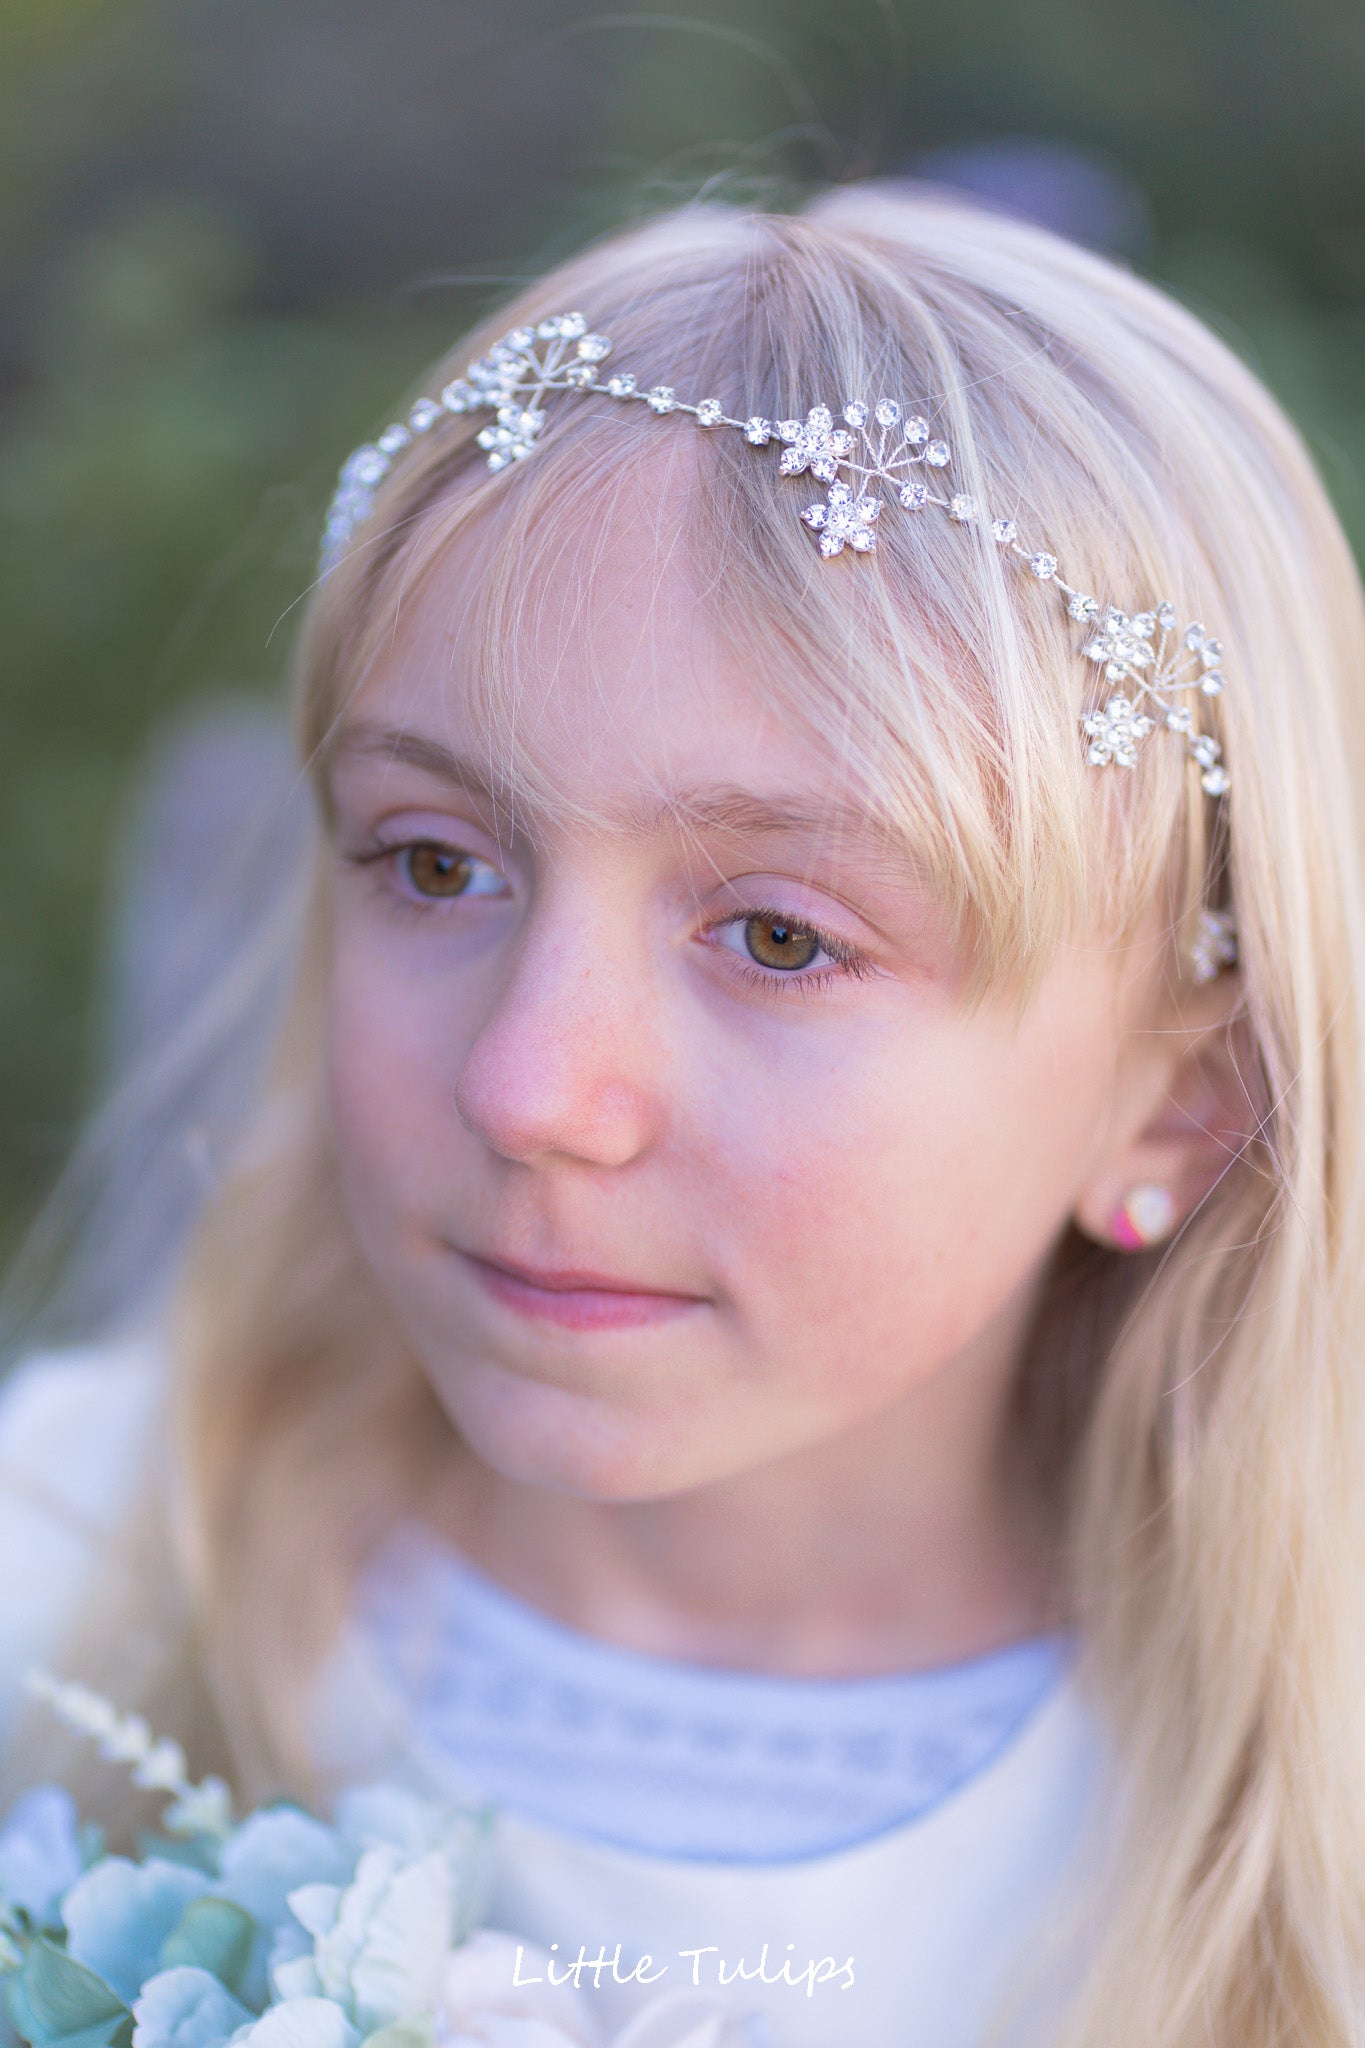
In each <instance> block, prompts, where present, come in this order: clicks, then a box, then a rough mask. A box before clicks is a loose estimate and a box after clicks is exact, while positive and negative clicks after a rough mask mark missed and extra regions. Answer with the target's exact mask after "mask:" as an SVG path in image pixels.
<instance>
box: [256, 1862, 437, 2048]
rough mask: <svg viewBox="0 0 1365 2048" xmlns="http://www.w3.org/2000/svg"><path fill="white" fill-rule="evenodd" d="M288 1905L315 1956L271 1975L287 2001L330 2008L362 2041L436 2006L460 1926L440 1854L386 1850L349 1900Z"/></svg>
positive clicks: (302, 1898) (302, 1896)
mask: <svg viewBox="0 0 1365 2048" xmlns="http://www.w3.org/2000/svg"><path fill="white" fill-rule="evenodd" d="M289 1905H290V1909H291V1910H292V1912H293V1914H294V1916H295V1918H296V1919H297V1920H298V1921H299V1922H300V1923H301V1925H302V1926H303V1928H304V1929H305V1931H306V1932H307V1933H309V1934H311V1935H312V1937H313V1949H312V1954H311V1955H304V1956H302V1957H300V1958H299V1959H298V1960H296V1961H293V1962H290V1961H277V1962H275V1964H274V1965H273V1968H272V1977H273V1981H274V1984H275V1989H276V1991H277V1992H278V1993H279V1994H280V1995H281V1996H282V1997H284V1998H286V1999H291V1998H296V1997H309V1996H321V1997H323V1998H327V1999H331V2000H333V2001H334V2002H335V2004H336V2005H337V2006H338V2007H339V2008H341V2010H342V2011H344V2012H345V2014H346V2016H347V2017H348V2018H349V2019H353V2020H354V2021H355V2023H356V2025H357V2026H358V2027H359V2028H360V2029H361V2031H362V2032H363V2033H366V2034H368V2033H372V2032H373V2031H374V2030H375V2028H377V2027H384V2026H388V2025H389V2024H390V2023H391V2022H392V2021H394V2020H403V2019H412V2018H416V2017H417V2016H418V2015H420V2014H422V2013H424V2012H430V2011H431V2010H432V2008H433V2007H434V2006H435V2004H436V2001H437V1998H438V1996H439V1994H440V1989H441V1982H442V1977H443V1975H444V1971H445V1967H446V1963H447V1960H448V1958H449V1955H450V1952H451V1949H452V1947H453V1946H454V1919H455V1887H454V1883H453V1878H452V1872H451V1868H450V1863H449V1859H448V1858H447V1857H446V1856H445V1855H444V1854H442V1852H441V1851H440V1850H430V1851H429V1852H428V1853H427V1854H426V1855H425V1856H419V1857H417V1858H415V1859H413V1860H410V1861H404V1859H403V1856H402V1852H401V1851H400V1850H398V1849H395V1848H392V1847H391V1846H389V1845H387V1844H382V1845H380V1846H379V1847H377V1848H373V1849H367V1850H366V1851H365V1854H364V1855H363V1856H362V1857H361V1859H360V1862H359V1864H358V1865H357V1866H356V1873H355V1878H354V1880H353V1881H352V1883H351V1884H349V1885H348V1886H347V1887H346V1888H345V1889H344V1890H343V1889H342V1888H341V1887H340V1886H339V1885H333V1884H310V1885H304V1886H302V1888H301V1889H300V1890H298V1891H293V1892H291V1893H290V1894H289ZM257 2048H259V2044H257Z"/></svg>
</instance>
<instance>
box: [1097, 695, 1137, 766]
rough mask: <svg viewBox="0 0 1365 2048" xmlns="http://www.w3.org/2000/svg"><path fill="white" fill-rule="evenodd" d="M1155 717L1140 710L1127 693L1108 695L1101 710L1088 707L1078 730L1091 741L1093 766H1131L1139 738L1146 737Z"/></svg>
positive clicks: (1135, 755)
mask: <svg viewBox="0 0 1365 2048" xmlns="http://www.w3.org/2000/svg"><path fill="white" fill-rule="evenodd" d="M1153 724H1154V720H1152V719H1150V718H1149V717H1148V716H1147V714H1146V712H1145V711H1139V710H1138V708H1137V706H1136V704H1134V703H1133V701H1132V699H1131V698H1129V697H1122V696H1119V697H1111V698H1110V699H1109V702H1108V703H1107V704H1106V705H1105V707H1104V709H1103V711H1089V712H1087V713H1086V715H1085V717H1084V718H1082V720H1081V731H1082V732H1083V733H1085V735H1086V737H1087V738H1088V739H1089V741H1090V752H1089V755H1088V756H1087V758H1088V760H1089V762H1090V765H1091V767H1092V768H1107V767H1109V766H1110V764H1111V763H1112V764H1113V765H1114V766H1116V767H1119V768H1131V767H1133V766H1134V764H1135V762H1136V760H1137V747H1138V742H1139V740H1145V739H1146V737H1147V735H1148V733H1149V732H1150V731H1151V730H1152V726H1153Z"/></svg>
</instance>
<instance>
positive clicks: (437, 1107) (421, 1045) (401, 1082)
mask: <svg viewBox="0 0 1365 2048" xmlns="http://www.w3.org/2000/svg"><path fill="white" fill-rule="evenodd" d="M323 1057H324V1080H325V1086H326V1099H327V1106H328V1117H329V1123H330V1127H331V1131H332V1137H333V1142H334V1145H335V1148H336V1152H337V1155H338V1159H339V1162H340V1165H341V1171H342V1178H343V1182H344V1184H345V1187H346V1190H347V1199H348V1204H349V1205H350V1207H351V1208H352V1211H353V1213H354V1214H356V1216H357V1220H358V1221H359V1220H360V1218H362V1217H364V1218H367V1219H368V1220H369V1225H370V1229H371V1230H372V1229H373V1226H374V1224H375V1222H376V1221H377V1220H378V1219H379V1218H381V1217H383V1216H384V1215H385V1214H386V1213H388V1212H391V1211H393V1210H395V1209H401V1208H402V1207H403V1206H404V1204H405V1202H406V1201H407V1200H410V1199H411V1197H412V1195H413V1193H414V1192H416V1191H418V1190H420V1189H421V1188H422V1187H423V1186H425V1185H426V1184H427V1182H428V1181H429V1180H430V1178H431V1176H432V1175H433V1173H434V1172H435V1171H436V1170H437V1168H438V1166H439V1164H440V1162H441V1161H442V1160H446V1161H448V1158H449V1147H450V1145H451V1143H452V1142H453V1141H454V1140H455V1139H456V1137H457V1135H458V1118H457V1117H456V1115H455V1113H454V1108H453V1100H452V1086H453V1084H452V1082H451V1078H450V1072H449V1067H450V1060H451V1048H450V1043H449V1039H448V1037H443V1035H442V1033H441V1032H440V1030H439V1029H438V1028H437V1026H436V1020H435V1018H434V1016H433V1015H432V1006H431V1005H430V1004H429V1003H425V1002H424V1001H423V999H422V989H421V986H420V983H418V982H416V981H414V980H413V979H412V978H411V977H410V976H409V977H405V976H403V975H402V974H395V973H386V972H384V971H383V970H382V969H381V968H380V967H379V966H378V965H377V964H375V963H373V962H370V961H367V960H363V959H357V958H353V957H350V956H349V955H347V954H345V953H343V954H342V955H341V957H340V958H339V959H338V960H337V962H336V964H335V965H334V968H333V971H332V976H331V980H330V984H329V989H328V999H327V1013H326V1021H325V1033H324V1053H323ZM366 1234H367V1235H368V1234H369V1232H368V1231H367V1233H366Z"/></svg>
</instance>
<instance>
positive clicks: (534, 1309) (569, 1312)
mask: <svg viewBox="0 0 1365 2048" xmlns="http://www.w3.org/2000/svg"><path fill="white" fill-rule="evenodd" d="M460 1257H461V1259H462V1260H463V1262H464V1264H465V1265H466V1266H467V1267H468V1269H469V1271H470V1272H471V1273H472V1274H473V1275H474V1277H475V1279H476V1280H477V1281H478V1283H479V1286H480V1288H481V1290H482V1291H483V1293H484V1294H485V1295H486V1296H488V1297H489V1298H490V1299H491V1300H492V1301H494V1302H496V1303H497V1304H498V1305H499V1306H500V1307H502V1308H506V1309H511V1310H512V1311H513V1312H514V1313H516V1314H518V1315H522V1316H527V1317H530V1318H531V1319H532V1320H534V1321H537V1322H544V1323H556V1324H558V1325H559V1327H560V1328H561V1329H567V1330H627V1329H640V1328H642V1327H644V1326H646V1325H648V1324H651V1323H665V1322H672V1321H674V1320H675V1319H676V1318H677V1317H679V1316H683V1315H689V1314H691V1313H692V1311H693V1310H695V1309H698V1308H701V1307H702V1306H703V1305H704V1298H703V1297H702V1296H701V1295H696V1294H672V1293H666V1292H661V1291H659V1290H656V1289H653V1288H647V1287H636V1286H633V1285H632V1284H631V1283H630V1282H629V1281H627V1280H619V1279H616V1278H614V1277H613V1276H612V1275H610V1274H607V1273H592V1272H586V1271H582V1270H580V1269H578V1268H575V1267H568V1268H563V1267H555V1268H536V1267H531V1266H521V1265H514V1264H512V1263H511V1262H509V1261H507V1260H503V1259H490V1258H485V1257H480V1256H478V1255H476V1254H475V1253H473V1252H461V1253H460Z"/></svg>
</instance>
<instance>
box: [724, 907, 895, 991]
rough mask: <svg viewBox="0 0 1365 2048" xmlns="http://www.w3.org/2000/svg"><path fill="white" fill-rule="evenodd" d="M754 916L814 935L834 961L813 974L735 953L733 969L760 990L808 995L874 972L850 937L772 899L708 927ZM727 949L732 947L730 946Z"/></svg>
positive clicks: (744, 921) (742, 921) (742, 922)
mask: <svg viewBox="0 0 1365 2048" xmlns="http://www.w3.org/2000/svg"><path fill="white" fill-rule="evenodd" d="M751 918H760V919H763V920H766V921H770V922H771V923H773V924H785V925H789V926H790V927H791V929H792V930H793V931H797V932H801V933H803V934H805V935H806V936H807V937H809V938H812V939H814V940H815V942H816V944H817V945H818V946H819V948H820V951H821V952H822V953H825V954H827V955H828V956H829V961H830V965H829V966H827V967H817V968H815V969H814V970H813V971H812V972H810V973H809V974H803V973H802V972H801V971H800V970H799V969H794V968H790V967H786V968H783V967H773V968H764V967H760V966H759V964H758V962H757V961H756V960H745V959H743V958H741V956H740V955H739V954H738V953H734V954H732V959H733V961H734V966H733V969H732V972H734V973H735V974H737V975H738V976H739V978H740V980H741V981H742V982H744V983H745V985H746V986H747V987H749V988H752V989H756V990H758V991H759V993H760V994H763V995H768V994H771V995H776V996H787V995H793V996H794V995H808V994H809V993H810V992H811V990H817V991H818V990H820V989H824V988H828V987H829V986H830V985H831V984H832V983H833V982H836V981H840V980H842V979H844V978H845V977H848V978H851V979H852V980H855V981H862V980H865V979H866V978H867V976H868V975H870V974H871V972H872V968H871V965H870V963H869V962H868V960H867V959H866V958H865V957H864V955H863V954H861V953H860V952H858V950H857V948H856V947H854V946H850V945H849V944H848V943H847V941H846V940H844V939H837V938H835V936H834V934H833V933H832V932H827V931H823V930H822V929H821V927H820V926H819V925H818V924H812V923H811V922H810V920H809V919H808V918H803V917H792V916H791V915H790V914H789V913H788V912H787V911H785V910H778V909H776V908H775V907H774V905H772V904H771V903H750V904H746V905H745V907H744V908H743V909H742V910H733V911H731V912H730V913H729V914H728V915H727V916H725V917H720V918H717V919H716V921H715V923H714V924H711V925H708V927H707V930H708V931H711V932H718V931H725V930H728V929H729V928H731V927H733V926H734V925H745V924H748V923H749V921H750V919H751ZM724 950H725V951H727V952H729V951H730V949H729V948H728V947H726V948H725V949H724Z"/></svg>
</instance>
